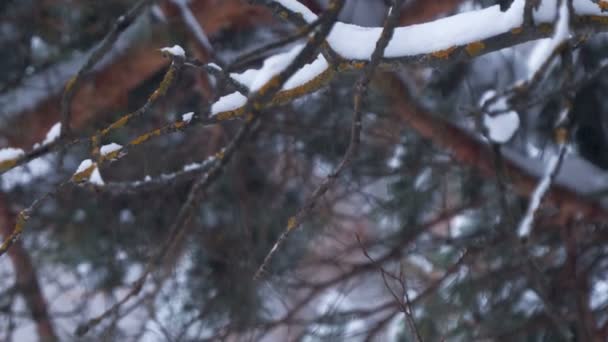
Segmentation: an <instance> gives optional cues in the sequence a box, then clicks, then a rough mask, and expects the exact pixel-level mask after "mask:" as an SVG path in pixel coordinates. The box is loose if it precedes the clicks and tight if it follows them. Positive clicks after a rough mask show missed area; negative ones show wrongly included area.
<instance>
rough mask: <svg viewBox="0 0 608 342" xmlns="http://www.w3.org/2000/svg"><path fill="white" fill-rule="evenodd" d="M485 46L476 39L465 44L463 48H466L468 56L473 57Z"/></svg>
mask: <svg viewBox="0 0 608 342" xmlns="http://www.w3.org/2000/svg"><path fill="white" fill-rule="evenodd" d="M485 47H486V45H485V44H484V43H483V42H481V41H477V42H473V43H469V44H467V46H466V48H465V50H467V53H468V54H469V56H471V57H474V56H477V55H479V53H480V52H481V51H482V50H483V49H484V48H485Z"/></svg>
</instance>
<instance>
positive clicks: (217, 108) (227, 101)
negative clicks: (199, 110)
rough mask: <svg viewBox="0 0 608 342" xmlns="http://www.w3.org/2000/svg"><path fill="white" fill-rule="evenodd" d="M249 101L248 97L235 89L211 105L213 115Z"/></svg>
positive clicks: (233, 108)
mask: <svg viewBox="0 0 608 342" xmlns="http://www.w3.org/2000/svg"><path fill="white" fill-rule="evenodd" d="M246 103H247V97H245V96H243V94H241V93H239V92H238V91H235V92H234V93H231V94H228V95H226V96H222V97H220V98H219V100H217V101H216V102H215V103H214V104H213V105H212V106H211V116H213V115H216V114H218V113H221V112H227V111H230V110H235V109H237V108H239V107H241V106H244V105H245V104H246Z"/></svg>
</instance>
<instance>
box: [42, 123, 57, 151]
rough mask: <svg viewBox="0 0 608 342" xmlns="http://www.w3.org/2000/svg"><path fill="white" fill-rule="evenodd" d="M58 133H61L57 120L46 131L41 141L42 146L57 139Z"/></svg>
mask: <svg viewBox="0 0 608 342" xmlns="http://www.w3.org/2000/svg"><path fill="white" fill-rule="evenodd" d="M60 135H61V122H57V123H56V124H54V125H53V127H51V129H49V131H48V132H47V133H46V137H45V138H44V140H43V141H42V146H46V145H48V144H50V143H53V142H54V141H55V140H57V139H59V136H60Z"/></svg>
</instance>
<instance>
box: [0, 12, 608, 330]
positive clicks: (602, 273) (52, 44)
mask: <svg viewBox="0 0 608 342" xmlns="http://www.w3.org/2000/svg"><path fill="white" fill-rule="evenodd" d="M564 1H566V0H564ZM576 1H586V2H595V3H598V5H600V4H601V3H602V2H601V1H592V0H576ZM270 2H271V1H240V0H190V1H186V0H158V1H140V2H138V1H132V0H106V1H88V0H2V1H0V46H1V47H2V48H0V61H1V63H0V146H2V147H7V148H8V147H11V148H21V149H23V150H24V151H25V152H26V154H25V157H24V158H26V159H23V160H21V161H22V162H19V163H18V164H17V165H6V164H5V165H1V167H0V168H1V169H2V172H3V173H2V175H1V186H2V190H1V192H0V236H1V237H2V239H1V241H2V242H5V241H7V239H8V237H9V236H11V234H12V233H13V232H14V228H15V227H21V228H23V232H22V233H21V234H20V237H19V238H18V239H16V240H14V241H12V243H11V245H10V246H9V247H8V249H7V250H6V253H5V254H4V255H1V256H0V340H2V341H36V340H39V341H73V340H82V341H202V340H210V341H219V340H225V341H258V340H260V341H286V340H293V341H359V340H360V341H364V340H365V341H474V340H475V341H608V226H607V225H606V222H608V221H607V220H606V219H607V218H608V207H607V206H608V202H606V197H605V196H606V195H607V194H608V172H606V169H608V153H607V152H606V151H608V140H607V139H608V98H607V97H606V96H605V91H606V88H603V86H604V84H605V83H607V82H608V74H607V73H606V72H604V69H605V64H606V63H604V61H605V58H606V57H607V55H608V44H606V43H607V37H606V35H605V34H604V33H602V29H601V25H603V26H604V30H605V27H606V21H605V20H604V21H603V22H602V21H601V20H599V21H598V22H599V24H598V25H599V26H595V27H594V28H593V29H589V28H588V27H587V28H586V29H584V30H583V29H581V30H576V31H575V30H574V29H573V32H576V34H575V35H573V37H572V39H571V44H570V45H569V46H570V48H569V50H568V51H566V52H565V53H561V54H558V56H557V57H556V58H555V60H554V62H553V63H550V65H549V66H548V67H547V68H546V69H543V72H542V77H541V78H540V79H539V80H538V83H537V84H536V86H534V87H529V88H526V89H524V90H523V91H522V92H517V96H512V97H510V98H509V101H508V106H509V109H512V110H515V111H516V112H517V113H518V115H519V118H520V121H521V125H520V127H519V129H518V131H517V132H516V134H515V136H514V137H513V138H512V139H510V140H509V142H508V143H505V144H502V145H500V146H499V145H497V144H491V143H488V141H487V140H486V139H485V138H484V137H483V134H482V129H480V128H479V127H480V126H479V121H480V120H479V119H480V115H481V114H480V110H481V109H480V103H479V99H480V97H481V96H482V95H483V94H484V93H485V92H486V91H487V90H492V89H493V90H495V91H497V92H498V93H501V92H506V91H508V90H509V89H512V86H513V85H514V84H517V83H516V82H518V81H519V80H521V79H525V78H526V77H527V75H528V72H529V61H530V59H531V57H530V56H531V54H533V53H534V51H535V48H536V47H537V45H538V44H541V43H542V42H539V41H538V40H537V39H538V38H541V37H550V36H551V34H552V28H551V27H549V29H547V28H546V27H545V28H544V30H543V29H541V28H537V27H527V28H524V34H522V35H521V36H520V38H517V39H510V38H509V37H503V40H502V43H500V44H496V45H493V46H492V47H491V48H490V49H488V51H483V53H482V55H480V56H478V57H476V58H466V57H463V55H462V54H455V55H454V58H452V57H451V56H450V55H449V54H448V57H447V58H437V59H436V60H434V62H432V63H426V64H425V63H410V64H408V63H402V64H399V65H398V66H397V67H396V68H378V70H376V73H375V77H374V78H373V80H372V81H371V83H370V86H369V91H368V92H367V93H366V94H365V96H364V102H363V111H362V122H363V126H362V127H363V128H362V133H361V143H360V146H359V148H358V151H357V154H356V155H354V157H353V158H352V162H351V163H350V164H349V165H348V166H347V167H345V168H344V170H343V171H342V172H341V174H340V175H339V177H338V178H337V179H336V180H335V183H333V184H332V186H331V187H329V189H327V191H326V192H325V193H324V194H323V195H322V196H319V198H316V200H315V201H314V205H312V206H311V210H310V211H308V212H307V214H306V215H304V216H302V217H299V218H298V219H299V221H298V222H297V226H298V227H297V229H293V230H291V229H288V231H289V232H290V234H289V235H288V236H287V238H286V239H284V241H283V243H282V244H281V245H280V246H279V247H278V248H277V249H276V253H275V254H274V255H273V256H272V258H270V259H269V262H268V264H267V265H265V267H264V268H263V269H262V270H261V273H260V274H259V277H257V278H256V279H254V274H255V273H256V271H257V270H258V268H259V267H260V266H261V265H262V264H263V262H264V259H265V257H266V256H267V255H268V253H269V251H270V250H271V249H272V248H273V246H274V244H275V242H276V241H277V239H279V237H280V236H281V234H282V233H284V232H285V231H286V229H287V228H292V227H291V226H292V224H293V223H294V221H293V218H294V215H296V213H298V212H301V211H302V208H307V206H308V204H309V200H310V199H311V198H312V197H314V191H315V189H318V188H319V186H320V185H322V184H323V182H324V181H325V180H326V179H328V178H327V177H328V175H331V173H332V172H333V171H332V170H334V169H335V168H336V167H337V166H338V165H339V163H340V161H341V160H342V158H343V155H344V153H345V151H346V150H347V149H348V147H349V142H350V141H351V140H350V139H351V120H352V117H353V94H354V89H353V88H354V87H353V85H354V84H355V83H356V82H357V79H358V77H359V76H360V74H361V72H360V71H357V70H349V71H347V72H343V73H340V74H339V75H337V76H336V77H334V78H333V79H332V80H331V81H330V82H329V83H328V84H327V85H325V86H323V87H321V88H320V89H319V90H317V91H314V92H311V93H308V94H305V95H303V96H300V97H298V98H293V99H289V101H285V102H284V103H283V104H281V105H278V106H272V107H268V108H265V109H264V110H263V111H262V115H261V118H260V119H259V120H256V122H255V125H252V126H251V129H250V130H249V131H248V132H246V133H247V134H243V136H242V137H241V138H240V140H238V141H237V143H236V145H235V148H234V150H232V151H231V153H230V156H229V157H230V158H225V159H224V158H223V157H225V156H224V153H226V152H227V151H228V150H223V148H225V147H226V146H229V145H230V144H231V142H235V140H234V139H235V136H237V137H238V135H239V134H240V133H239V129H241V127H243V126H244V125H246V124H247V122H246V120H239V119H237V120H231V121H225V122H221V123H214V124H204V123H201V124H197V121H194V122H193V123H192V124H191V125H190V126H188V127H187V128H185V129H181V127H175V126H167V125H171V124H172V123H174V122H176V121H179V120H180V118H182V115H183V114H185V113H188V112H194V113H195V114H194V115H195V118H196V120H199V121H201V120H202V122H204V120H203V118H201V117H199V116H203V115H204V113H206V110H207V109H208V108H209V106H210V105H211V103H213V101H214V100H215V99H217V98H218V97H220V96H222V95H225V94H227V93H228V91H227V90H226V89H230V87H231V85H230V84H225V82H223V81H222V80H221V79H220V77H218V76H217V75H213V72H212V71H213V70H212V69H213V67H209V66H207V67H205V66H204V64H205V63H209V62H215V63H217V64H220V65H222V66H226V65H230V63H232V62H233V61H235V60H238V61H239V62H240V64H239V65H236V66H234V67H235V68H236V69H235V70H238V71H243V70H245V69H248V68H259V67H260V66H261V65H262V62H263V60H264V58H266V57H268V56H271V55H272V54H273V53H276V52H280V51H284V50H285V48H286V47H287V46H290V44H292V42H290V41H287V42H285V44H278V45H277V46H276V47H268V48H264V49H262V50H260V51H258V53H257V54H253V55H250V56H248V58H245V59H243V58H242V56H243V55H244V54H245V53H248V52H250V51H254V50H255V49H257V48H259V47H263V46H265V45H266V44H268V43H271V42H276V41H280V40H281V39H284V38H286V37H291V36H292V35H293V34H294V33H297V32H299V30H301V29H300V28H298V25H301V23H297V21H293V20H290V19H289V18H287V19H286V18H285V16H282V15H277V11H276V6H275V7H273V6H272V5H268V3H270ZM500 2H503V1H500ZM507 2H508V1H507ZM300 3H302V4H304V5H305V6H307V7H308V8H309V9H310V10H312V11H313V12H315V13H317V14H321V13H323V12H324V10H325V9H326V8H327V6H328V1H323V0H300ZM391 3H392V1H384V0H348V1H346V2H345V5H344V8H343V9H342V11H341V12H340V16H339V20H340V21H343V22H348V23H354V24H357V25H361V26H382V25H383V23H384V20H385V16H386V13H387V10H388V7H389V6H390V5H391ZM498 3H499V1H494V0H440V1H429V0H406V1H403V4H402V6H401V7H400V9H399V14H398V26H406V25H412V24H417V23H423V22H428V21H431V20H435V19H438V18H442V17H447V16H451V15H454V14H457V13H461V12H467V11H474V10H479V9H482V8H487V7H488V6H494V5H496V4H498ZM133 6H139V7H136V8H137V13H131V14H133V15H132V16H129V15H128V16H127V17H126V18H127V19H128V20H122V21H121V20H120V19H119V18H120V17H121V16H123V15H125V14H126V13H128V11H129V10H130V9H131V8H134V7H133ZM273 10H274V12H273ZM123 18H125V17H123ZM577 24H580V23H579V22H578V21H577V18H572V25H573V27H574V25H577ZM581 25H582V24H581ZM598 27H599V28H598ZM113 30H114V31H113ZM109 32H116V33H117V35H116V37H115V38H116V39H115V40H114V41H112V42H111V44H110V45H109V46H108V48H107V49H106V50H104V53H103V55H102V56H101V58H99V60H98V61H96V63H94V65H92V66H91V67H90V68H89V69H88V70H87V71H86V72H85V73H83V74H82V77H80V78H79V79H78V82H76V84H75V85H74V84H71V83H70V82H69V80H70V79H71V77H73V76H74V75H76V74H77V73H78V71H79V70H80V69H81V67H82V66H83V65H84V64H85V62H86V60H87V59H88V58H89V56H90V55H91V53H92V51H94V50H95V48H96V46H99V44H100V43H101V42H102V41H104V37H106V36H107V35H108V33H109ZM207 39H208V41H207ZM174 44H179V45H180V46H182V47H183V48H184V50H185V51H186V57H187V58H186V61H187V62H186V64H187V65H184V66H183V67H182V68H180V69H179V70H177V72H176V73H175V79H174V80H173V83H172V84H171V86H170V87H169V88H168V89H167V90H166V93H165V94H162V95H163V96H160V97H159V98H158V99H157V100H156V101H154V103H153V105H152V106H150V107H149V108H146V112H145V113H144V114H143V115H139V116H138V117H137V118H136V119H135V120H132V121H130V122H129V123H128V124H127V125H125V126H124V127H121V128H120V129H116V130H113V131H111V132H109V133H108V134H105V135H103V136H101V140H102V141H101V142H100V144H101V145H104V144H109V143H111V142H114V143H118V144H120V145H123V146H126V145H127V144H128V143H129V141H132V139H134V138H136V137H138V136H141V135H142V134H145V133H146V132H152V131H153V130H155V129H157V128H161V127H171V129H168V130H166V131H163V132H162V134H160V135H159V136H156V137H154V138H153V139H149V140H147V141H145V143H142V144H138V145H137V146H132V147H133V148H129V149H128V151H127V150H126V149H124V151H123V152H124V155H122V154H121V155H120V158H118V159H116V160H115V161H111V162H107V163H103V164H102V163H99V169H98V170H97V171H98V172H99V173H100V175H101V177H102V178H103V182H104V183H103V184H101V183H100V182H97V183H95V182H91V183H87V182H85V183H80V184H77V183H76V182H71V181H70V179H71V177H72V175H73V174H74V171H75V170H76V168H77V167H78V166H79V164H80V163H81V161H82V160H84V159H87V158H94V157H95V156H94V154H95V153H96V152H95V149H94V148H93V153H92V152H91V150H92V149H91V147H92V146H91V144H88V143H80V142H78V143H73V142H74V141H77V140H78V139H85V138H87V137H91V136H94V135H96V134H98V132H100V130H102V129H103V128H105V127H107V126H108V125H110V124H111V123H113V122H115V121H116V120H118V119H120V118H121V117H122V116H123V115H125V114H127V113H132V112H134V111H137V110H138V109H139V108H141V107H142V106H144V104H146V102H147V101H149V99H150V98H151V97H150V96H151V94H153V92H154V91H155V89H157V88H159V86H160V85H162V84H163V78H164V77H165V75H166V72H167V70H168V68H170V67H169V65H170V64H171V57H170V56H169V57H167V56H163V54H162V53H160V51H159V49H160V48H162V47H166V46H173V45H174ZM188 61H189V62H188ZM66 84H68V85H74V88H73V89H71V88H69V87H68V86H66ZM69 90H73V91H74V93H73V96H67V97H66V94H67V93H68V92H69ZM565 97H568V98H569V99H570V100H571V101H570V103H569V106H570V108H571V111H570V118H569V121H568V124H567V133H568V137H569V138H568V139H567V142H566V143H565V145H564V146H565V147H566V149H565V155H564V156H563V161H562V164H561V165H560V169H559V173H558V174H557V175H556V176H555V177H554V178H553V179H552V181H553V182H552V184H551V186H550V188H549V189H548V192H547V194H546V196H545V199H544V201H543V203H542V205H541V206H540V207H539V209H538V210H537V212H536V213H535V215H534V220H533V228H532V232H531V234H530V235H529V236H526V237H525V239H521V238H519V237H518V236H517V225H518V223H519V222H520V220H521V219H522V217H523V216H524V215H525V213H526V209H527V208H528V205H529V201H530V197H531V194H532V193H533V191H534V189H535V187H536V185H537V184H538V183H539V181H540V180H541V178H542V176H543V172H544V171H543V170H544V169H545V168H544V165H546V163H547V161H548V160H549V159H550V158H551V157H552V156H555V155H556V154H558V153H559V151H560V144H564V140H563V139H562V140H559V139H557V140H556V138H555V132H556V122H558V121H559V118H558V116H559V113H560V108H561V107H560V106H561V105H562V102H563V99H564V98H565ZM66 101H67V102H66ZM62 103H63V104H62ZM66 103H67V107H69V108H70V112H71V117H70V121H69V123H70V128H71V129H67V128H66V127H65V126H62V130H61V131H62V135H61V138H59V139H57V140H53V139H54V137H55V138H56V136H54V135H53V129H52V128H53V127H55V129H57V128H58V126H55V125H56V124H57V123H58V122H61V121H62V112H63V114H65V110H66ZM55 133H57V131H55ZM45 139H48V141H49V143H47V144H45V143H44V141H45ZM35 144H38V145H36V146H35ZM93 147H95V146H94V145H93ZM31 151H34V152H35V153H30V152H31ZM97 152H98V151H97ZM224 161H225V165H222V166H221V167H217V165H220V164H221V163H222V162H224ZM210 170H211V171H210ZM213 172H215V173H213ZM210 174H211V175H212V177H209V175H210ZM205 177H208V178H207V179H208V181H206V182H208V183H205V185H204V188H203V189H202V191H201V193H200V194H199V196H198V197H197V198H196V200H195V201H193V202H192V203H191V204H192V205H191V206H190V207H188V206H186V205H185V203H190V202H188V199H189V195H190V194H192V189H193V188H195V187H196V184H197V183H200V182H201V180H202V179H205ZM311 196H312V197H311ZM32 204H33V205H32ZM23 210H25V211H23ZM183 210H189V211H190V212H191V218H190V219H189V220H187V219H186V220H184V221H183V222H181V221H179V220H178V221H177V222H178V223H179V224H176V218H177V217H179V216H180V215H181V214H180V211H183ZM20 223H23V224H20ZM172 227H175V228H176V229H172ZM168 241H170V242H171V243H168ZM142 275H143V277H142ZM96 318H97V319H96Z"/></svg>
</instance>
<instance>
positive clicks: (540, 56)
mask: <svg viewBox="0 0 608 342" xmlns="http://www.w3.org/2000/svg"><path fill="white" fill-rule="evenodd" d="M543 3H544V2H543ZM545 6H546V5H545ZM555 6H557V3H555ZM542 9H543V8H539V10H542ZM555 13H556V14H557V11H555ZM555 19H556V20H557V23H556V25H555V32H554V33H553V37H551V38H545V39H542V40H540V41H539V42H538V43H536V45H535V47H534V49H533V50H532V52H531V53H530V57H529V59H528V74H529V75H530V76H529V77H532V76H533V75H534V74H535V73H536V72H537V71H538V69H540V67H541V66H542V65H543V64H544V63H545V62H546V61H547V59H548V58H549V57H550V56H551V54H552V53H553V51H554V50H555V49H556V48H557V47H558V46H559V45H560V44H561V43H562V42H564V41H565V40H567V39H568V38H570V13H569V11H568V2H567V1H562V5H561V7H560V9H559V17H558V18H555Z"/></svg>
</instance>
